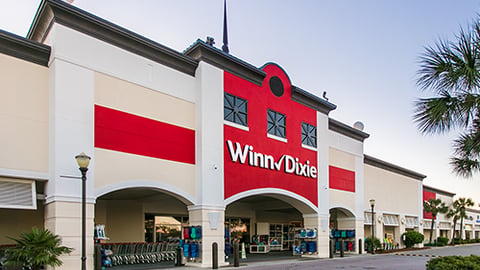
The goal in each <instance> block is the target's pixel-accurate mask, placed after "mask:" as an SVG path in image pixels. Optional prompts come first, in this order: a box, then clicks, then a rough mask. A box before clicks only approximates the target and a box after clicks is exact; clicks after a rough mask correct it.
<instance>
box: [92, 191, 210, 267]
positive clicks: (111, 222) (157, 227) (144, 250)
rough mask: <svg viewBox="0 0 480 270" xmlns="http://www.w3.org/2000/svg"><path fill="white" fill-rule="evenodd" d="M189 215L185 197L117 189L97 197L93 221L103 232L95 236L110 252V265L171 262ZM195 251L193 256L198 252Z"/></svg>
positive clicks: (158, 192) (186, 225)
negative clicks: (183, 198) (101, 235)
mask: <svg viewBox="0 0 480 270" xmlns="http://www.w3.org/2000/svg"><path fill="white" fill-rule="evenodd" d="M188 216H189V214H188V210H187V205H186V203H185V201H184V200H183V201H182V200H181V199H180V198H178V197H175V196H174V195H172V194H169V193H167V192H164V191H161V190H158V189H152V188H128V189H122V190H117V191H114V192H110V193H108V194H104V195H102V196H101V197H99V198H98V199H97V201H96V204H95V219H94V220H95V224H96V227H97V228H98V227H102V228H104V234H105V235H104V237H97V239H96V240H97V242H100V243H101V244H102V247H103V248H104V249H108V250H110V251H112V252H113V254H112V255H110V256H109V259H110V260H111V263H112V265H113V266H119V267H120V266H122V265H132V264H134V265H140V264H152V263H155V264H159V265H164V264H167V265H173V262H174V260H175V255H176V253H175V251H176V247H178V246H179V245H180V244H182V243H183V242H182V241H181V240H182V239H184V237H183V230H184V228H189V218H188ZM199 235H200V233H199ZM194 240H195V241H198V239H194ZM197 246H199V245H197ZM197 251H198V252H197V253H196V254H195V257H196V258H198V257H199V253H200V252H201V251H200V249H197Z"/></svg>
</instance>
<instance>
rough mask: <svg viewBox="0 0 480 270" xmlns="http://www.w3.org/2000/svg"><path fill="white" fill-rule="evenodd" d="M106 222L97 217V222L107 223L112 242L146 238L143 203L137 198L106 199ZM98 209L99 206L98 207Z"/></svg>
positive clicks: (134, 240) (139, 240)
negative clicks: (136, 199) (122, 199)
mask: <svg viewBox="0 0 480 270" xmlns="http://www.w3.org/2000/svg"><path fill="white" fill-rule="evenodd" d="M100 207H106V212H105V213H106V214H105V215H104V217H105V218H106V221H105V222H102V220H98V221H97V218H96V217H95V223H97V224H104V225H105V233H106V235H107V237H109V238H110V242H142V241H144V239H145V235H144V230H145V224H144V219H145V218H144V213H143V210H142V204H141V203H139V202H137V201H135V200H124V201H106V202H105V203H104V204H103V205H102V206H100ZM96 210H97V211H105V210H99V206H97V207H96Z"/></svg>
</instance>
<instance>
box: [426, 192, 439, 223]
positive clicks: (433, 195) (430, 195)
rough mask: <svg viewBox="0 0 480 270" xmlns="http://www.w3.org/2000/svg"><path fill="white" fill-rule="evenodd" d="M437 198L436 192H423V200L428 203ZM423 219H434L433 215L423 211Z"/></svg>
mask: <svg viewBox="0 0 480 270" xmlns="http://www.w3.org/2000/svg"><path fill="white" fill-rule="evenodd" d="M436 197H437V194H436V193H435V192H430V191H425V190H424V191H423V200H424V201H428V200H430V199H435V198H436ZM423 218H429V219H432V218H433V216H432V213H427V212H425V211H423Z"/></svg>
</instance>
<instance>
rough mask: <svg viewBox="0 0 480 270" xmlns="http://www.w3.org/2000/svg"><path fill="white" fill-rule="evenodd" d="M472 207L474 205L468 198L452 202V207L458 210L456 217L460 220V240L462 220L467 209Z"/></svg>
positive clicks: (465, 215)
mask: <svg viewBox="0 0 480 270" xmlns="http://www.w3.org/2000/svg"><path fill="white" fill-rule="evenodd" d="M474 205H475V203H474V202H473V200H472V199H470V198H468V199H465V198H459V199H458V200H455V201H454V202H453V206H454V207H455V208H457V209H458V216H459V218H460V238H462V233H463V219H464V218H466V217H467V207H472V206H474Z"/></svg>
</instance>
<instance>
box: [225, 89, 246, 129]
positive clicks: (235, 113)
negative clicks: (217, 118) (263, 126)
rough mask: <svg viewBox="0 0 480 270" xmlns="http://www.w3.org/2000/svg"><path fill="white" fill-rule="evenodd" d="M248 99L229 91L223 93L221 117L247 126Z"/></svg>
mask: <svg viewBox="0 0 480 270" xmlns="http://www.w3.org/2000/svg"><path fill="white" fill-rule="evenodd" d="M247 116H248V101H247V100H245V99H243V98H240V97H237V96H234V95H232V94H229V93H224V95H223V119H225V120H227V121H229V122H232V123H235V124H239V125H242V126H246V127H247V126H248V121H247V119H248V117H247Z"/></svg>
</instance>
